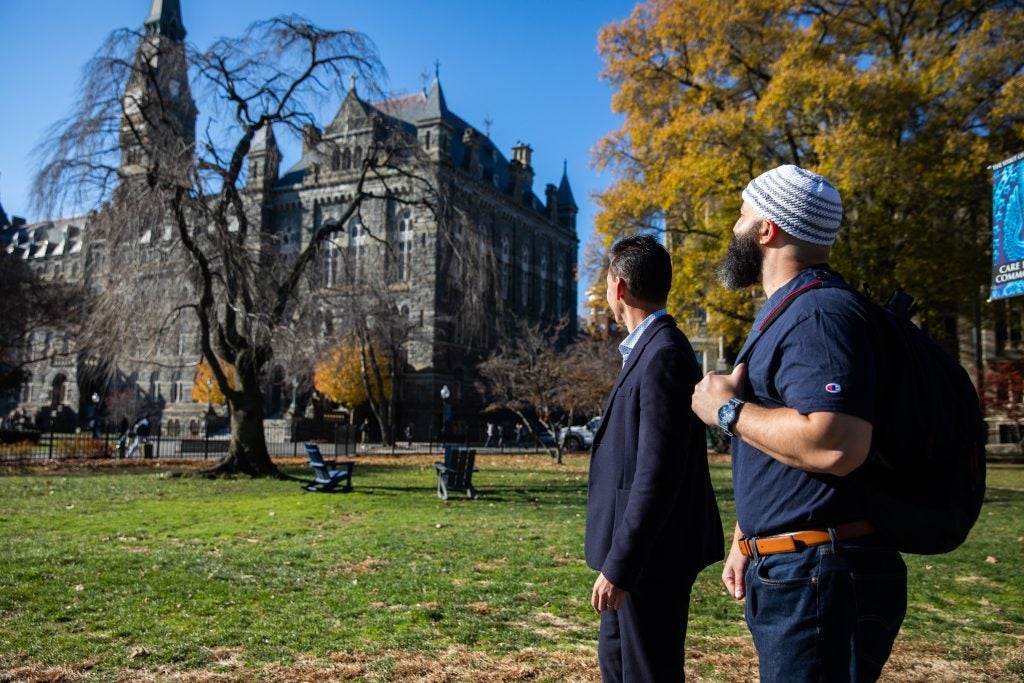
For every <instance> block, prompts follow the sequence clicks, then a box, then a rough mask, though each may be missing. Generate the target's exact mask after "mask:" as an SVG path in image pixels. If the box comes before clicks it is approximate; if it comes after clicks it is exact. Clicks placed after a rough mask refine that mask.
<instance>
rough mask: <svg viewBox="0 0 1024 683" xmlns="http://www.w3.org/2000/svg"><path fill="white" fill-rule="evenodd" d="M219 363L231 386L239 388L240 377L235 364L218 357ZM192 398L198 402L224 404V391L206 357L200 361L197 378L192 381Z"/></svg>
mask: <svg viewBox="0 0 1024 683" xmlns="http://www.w3.org/2000/svg"><path fill="white" fill-rule="evenodd" d="M217 363H218V364H219V365H220V367H221V370H223V371H224V375H225V376H226V377H227V378H228V386H229V388H231V389H237V388H238V379H237V374H236V373H235V368H234V366H233V365H231V364H230V363H228V362H227V361H225V360H221V359H217ZM192 400H193V401H196V402H198V403H207V404H210V405H218V406H220V405H224V401H225V399H224V392H222V391H221V390H220V386H218V385H217V378H216V377H214V376H213V371H212V370H211V368H210V364H209V363H207V362H206V360H205V359H204V360H202V361H201V362H200V363H199V367H198V368H196V378H195V380H194V381H193V382H192Z"/></svg>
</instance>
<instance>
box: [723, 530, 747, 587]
mask: <svg viewBox="0 0 1024 683" xmlns="http://www.w3.org/2000/svg"><path fill="white" fill-rule="evenodd" d="M748 562H750V558H748V557H746V556H744V555H743V553H741V552H740V546H739V543H737V542H736V540H733V542H732V547H731V548H730V549H729V556H728V557H727V558H725V567H724V568H723V569H722V583H724V584H725V587H726V589H727V590H728V591H729V595H731V596H732V597H734V598H736V599H737V600H742V599H743V596H744V595H746V592H747V591H746V584H745V580H744V578H743V576H744V574H746V571H747V563H748Z"/></svg>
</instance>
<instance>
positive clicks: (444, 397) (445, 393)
mask: <svg viewBox="0 0 1024 683" xmlns="http://www.w3.org/2000/svg"><path fill="white" fill-rule="evenodd" d="M451 396H452V392H451V390H450V389H449V388H448V385H447V384H445V385H442V386H441V439H442V440H444V441H447V438H448V427H449V426H450V424H451V421H452V406H451V404H450V403H449V402H448V399H449V398H451Z"/></svg>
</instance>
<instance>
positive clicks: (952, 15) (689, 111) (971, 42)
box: [596, 0, 1024, 345]
mask: <svg viewBox="0 0 1024 683" xmlns="http://www.w3.org/2000/svg"><path fill="white" fill-rule="evenodd" d="M1021 35H1024V12H1021V11H1020V9H1019V7H1017V5H1016V3H1007V2H999V1H996V0H982V1H981V2H970V3H968V2H966V1H964V0H954V1H952V2H948V1H945V0H942V1H940V0H924V1H916V2H910V1H909V0H904V1H891V2H871V1H867V2H855V3H850V2H846V1H843V0H826V1H824V2H815V3H793V4H790V5H786V4H785V3H781V4H780V3H778V2H768V1H766V0H729V1H728V2H726V1H724V0H649V1H648V2H645V3H642V4H640V5H638V6H637V7H636V8H635V10H634V11H633V12H632V14H631V15H630V16H629V17H628V18H627V19H624V20H622V21H620V22H617V23H613V24H611V25H609V26H607V27H605V28H604V29H603V30H602V31H601V35H600V51H601V54H602V56H603V58H604V60H605V71H604V74H603V75H604V77H605V78H606V79H607V80H608V81H609V82H610V83H611V85H612V86H613V88H614V90H615V94H614V96H613V100H612V107H613V109H614V110H615V111H616V112H618V113H621V114H622V115H623V117H624V123H623V125H622V127H621V128H619V129H618V130H616V131H614V132H612V133H611V134H609V135H608V136H607V137H606V138H605V139H603V140H602V141H601V142H600V144H599V145H598V147H597V151H596V157H597V162H598V165H599V167H600V168H602V169H607V170H609V171H611V172H612V173H613V174H614V176H615V182H614V183H613V184H612V185H611V186H610V187H609V189H608V190H607V191H605V192H604V193H603V194H602V195H601V196H600V197H599V202H600V205H601V211H600V213H599V215H598V217H597V222H596V232H597V234H598V235H599V238H600V239H601V240H602V241H603V243H604V244H605V246H607V245H609V244H610V243H611V242H612V241H613V240H614V239H615V238H617V237H618V236H620V235H623V234H629V233H633V232H636V231H639V230H653V231H658V232H663V233H665V234H666V235H667V236H668V239H667V240H666V242H667V243H668V245H669V247H670V249H671V250H672V252H673V263H674V271H675V273H674V283H673V290H672V296H673V299H672V301H671V302H670V307H671V308H672V309H674V311H675V312H677V313H683V312H684V311H685V309H686V308H688V307H690V306H693V305H700V306H702V307H704V308H705V309H707V310H708V311H709V317H708V324H709V326H710V327H711V328H712V331H713V332H716V333H719V334H723V335H724V336H725V337H726V338H727V339H728V340H729V341H730V343H732V344H733V345H735V344H736V343H737V342H738V341H739V340H741V339H742V338H743V336H744V335H745V334H746V331H747V329H748V326H749V323H750V321H751V320H752V316H753V313H754V312H755V310H756V307H757V305H758V303H759V300H758V298H757V296H756V293H754V292H727V291H725V290H724V289H723V288H722V287H720V286H719V285H718V283H717V281H716V278H715V277H714V269H715V267H716V266H717V265H718V263H720V261H721V258H722V256H723V254H724V252H725V248H726V246H727V245H728V241H729V237H730V234H731V228H732V226H733V224H734V222H735V220H736V216H737V214H738V209H739V205H740V203H741V199H740V193H741V191H742V189H743V187H744V186H745V185H746V183H747V182H749V180H750V179H751V178H753V177H754V176H756V175H758V174H760V173H762V172H763V171H765V170H768V169H769V168H772V167H774V166H777V165H780V164H784V163H793V164H797V165H800V166H804V167H806V168H810V169H813V170H816V171H818V172H820V173H822V174H823V175H825V176H826V177H827V178H829V179H830V180H831V181H832V182H833V183H835V185H836V186H837V187H838V189H839V191H840V192H841V194H842V196H843V202H844V205H845V216H844V219H843V228H842V231H841V233H840V237H839V241H838V242H837V244H836V246H835V248H834V250H833V259H832V265H833V266H834V267H835V268H836V269H837V270H839V271H840V272H842V273H843V274H844V275H845V276H846V277H847V279H848V280H849V281H851V282H852V283H854V284H857V285H859V284H862V283H867V284H870V285H871V287H872V289H873V290H874V291H875V292H876V293H879V294H882V293H884V294H888V293H889V292H890V291H891V290H892V289H894V288H896V287H898V286H899V287H903V288H904V289H906V290H907V291H909V292H911V293H912V294H913V295H914V296H915V297H917V299H918V304H919V306H920V307H921V309H920V310H921V311H922V312H923V313H924V314H925V316H926V318H927V316H929V315H933V314H934V315H938V314H946V313H950V312H953V311H955V310H956V309H957V307H958V306H963V305H965V304H972V303H973V302H974V301H975V300H976V299H977V298H978V297H979V291H980V289H981V286H982V285H983V284H984V283H985V282H986V278H987V269H988V264H987V255H986V248H987V245H988V243H989V241H990V235H989V206H990V192H991V190H990V186H989V175H988V173H989V172H988V170H987V168H986V167H987V165H988V164H991V163H993V162H996V161H999V160H1000V159H1002V158H1004V157H1006V156H1009V155H1010V154H1012V153H1014V152H1017V151H1020V150H1021V149H1024V75H1022V72H1021V65H1022V64H1024V41H1021V40H1019V38H1014V37H1013V36H1021ZM601 275H602V277H603V273H602V274H601ZM602 284H603V283H602V282H601V281H600V280H599V281H598V284H597V287H598V289H600V288H601V285H602ZM679 317H681V318H683V317H685V316H679Z"/></svg>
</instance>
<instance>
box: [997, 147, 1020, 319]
mask: <svg viewBox="0 0 1024 683" xmlns="http://www.w3.org/2000/svg"><path fill="white" fill-rule="evenodd" d="M989 168H990V169H991V170H992V295H991V297H990V298H991V299H1006V298H1008V297H1011V296H1018V295H1021V294H1024V152H1021V153H1020V154H1018V155H1016V156H1013V157H1010V158H1009V159H1006V160H1005V161H1001V162H999V163H998V164H994V165H992V166H990V167H989Z"/></svg>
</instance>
